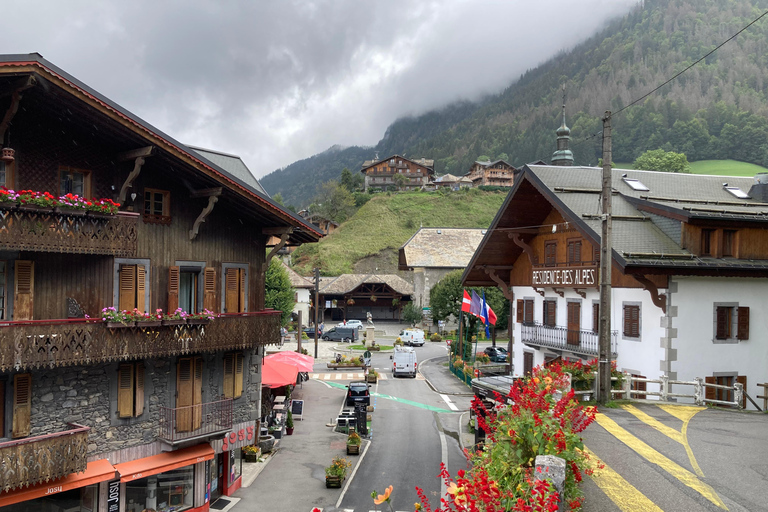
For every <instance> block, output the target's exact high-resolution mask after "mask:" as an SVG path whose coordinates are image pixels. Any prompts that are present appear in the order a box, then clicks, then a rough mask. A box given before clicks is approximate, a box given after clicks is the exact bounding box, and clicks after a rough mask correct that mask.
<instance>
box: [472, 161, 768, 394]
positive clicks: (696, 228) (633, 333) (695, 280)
mask: <svg viewBox="0 0 768 512" xmlns="http://www.w3.org/2000/svg"><path fill="white" fill-rule="evenodd" d="M612 172H613V177H612V180H613V196H612V197H613V199H612V203H613V207H612V212H613V213H612V219H613V228H612V231H613V247H612V249H613V251H612V255H613V270H612V273H611V278H612V283H611V284H612V302H611V315H610V318H611V325H612V326H613V327H612V334H611V348H612V352H613V358H614V359H615V360H616V362H617V366H618V369H619V370H621V371H625V372H627V373H628V374H630V375H633V376H635V377H638V378H649V379H658V378H659V377H660V376H664V377H666V378H668V379H670V380H680V381H687V382H690V381H693V380H694V379H695V378H701V379H704V380H705V382H707V383H710V384H718V385H723V386H733V385H734V384H736V383H742V384H743V385H744V390H745V391H746V392H747V393H748V394H749V395H750V396H752V397H755V396H756V395H760V394H763V390H762V389H761V388H760V387H758V386H757V384H758V383H760V382H766V378H768V370H767V369H768V350H767V349H766V347H768V334H767V333H766V331H765V329H763V328H762V326H763V324H764V321H765V320H764V319H765V318H768V302H766V300H765V298H766V296H768V231H766V229H765V228H766V226H768V175H765V174H763V175H758V176H757V177H755V178H754V179H753V178H741V177H724V176H703V175H692V174H676V173H660V172H651V171H637V170H623V169H613V171H612ZM601 185H602V169H600V168H590V167H572V166H571V167H569V166H560V165H551V166H548V165H533V164H529V165H526V166H524V167H523V172H522V173H521V174H520V176H519V178H518V179H517V181H516V183H515V186H514V187H513V189H512V190H511V191H510V194H509V196H508V197H507V200H506V201H505V203H504V204H503V205H502V207H501V209H500V210H499V212H498V214H497V215H496V218H495V219H494V221H493V223H492V225H491V227H490V228H489V229H488V232H487V233H486V235H485V238H484V239H483V241H482V243H481V244H480V246H479V247H478V249H477V251H476V252H475V254H474V256H473V258H472V261H471V262H470V263H469V265H468V266H467V269H466V271H465V272H464V275H463V277H462V281H463V283H464V285H465V286H498V287H499V288H500V289H501V291H502V292H503V293H504V294H505V296H506V297H507V298H508V299H509V300H510V302H511V307H510V325H511V326H512V327H511V329H510V333H511V335H512V336H511V341H510V352H511V353H512V358H513V359H512V362H513V364H514V372H515V373H516V374H525V373H529V372H530V371H531V369H532V368H533V367H534V366H535V365H539V364H543V363H546V362H547V361H551V360H553V359H557V358H561V359H568V360H578V359H582V360H588V359H593V358H595V357H596V356H597V355H598V334H597V333H598V320H599V316H600V310H599V288H598V287H599V259H600V251H599V248H600V233H601V211H600V194H601ZM636 384H637V387H636V388H635V389H637V390H638V391H642V390H643V389H644V388H643V387H642V386H644V385H645V383H644V382H641V381H637V382H636ZM657 389H658V387H657V388H655V389H653V391H657ZM691 389H692V388H690V387H685V386H683V385H675V386H672V389H671V390H670V393H683V394H691V393H692V391H691ZM647 390H648V391H652V390H651V388H650V386H649V387H648V389H647ZM706 394H707V398H708V399H711V400H721V401H726V402H727V401H731V402H732V401H734V397H735V394H734V390H733V389H730V390H726V389H717V388H714V387H707V388H706ZM743 405H744V406H746V407H751V405H750V404H749V403H748V402H746V400H745V402H744V404H743Z"/></svg>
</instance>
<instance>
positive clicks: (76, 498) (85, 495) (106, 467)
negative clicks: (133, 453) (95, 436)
mask: <svg viewBox="0 0 768 512" xmlns="http://www.w3.org/2000/svg"><path fill="white" fill-rule="evenodd" d="M114 478H115V468H114V466H112V464H110V463H109V461H108V460H106V459H101V460H96V461H93V462H89V463H88V466H87V468H86V470H85V471H83V472H82V473H73V474H71V475H67V476H65V477H64V478H60V479H58V480H53V481H51V482H46V483H43V484H38V485H33V486H30V487H26V488H22V489H15V490H12V491H9V492H2V493H0V509H2V510H3V512H27V511H30V510H35V511H40V512H69V511H71V510H76V511H78V512H99V511H101V510H104V509H103V508H100V507H99V492H98V484H99V483H100V482H106V481H107V480H112V479H114Z"/></svg>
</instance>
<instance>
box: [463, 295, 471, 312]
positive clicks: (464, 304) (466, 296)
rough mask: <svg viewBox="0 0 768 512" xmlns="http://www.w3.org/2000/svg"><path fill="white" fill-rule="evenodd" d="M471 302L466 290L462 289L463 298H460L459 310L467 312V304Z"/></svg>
mask: <svg viewBox="0 0 768 512" xmlns="http://www.w3.org/2000/svg"><path fill="white" fill-rule="evenodd" d="M471 302H472V299H470V298H469V294H468V293H467V290H464V298H463V299H462V300H461V310H462V311H464V312H465V313H469V305H470V303H471Z"/></svg>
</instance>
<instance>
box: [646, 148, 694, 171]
mask: <svg viewBox="0 0 768 512" xmlns="http://www.w3.org/2000/svg"><path fill="white" fill-rule="evenodd" d="M633 165H634V167H635V169H643V170H646V171H660V172H691V166H690V164H689V163H688V158H687V157H686V156H685V153H675V152H674V151H664V150H663V149H654V150H651V151H646V152H645V153H643V154H642V155H640V156H639V157H637V160H635V162H634V164H633Z"/></svg>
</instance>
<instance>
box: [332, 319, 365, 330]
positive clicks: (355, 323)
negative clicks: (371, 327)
mask: <svg viewBox="0 0 768 512" xmlns="http://www.w3.org/2000/svg"><path fill="white" fill-rule="evenodd" d="M336 327H353V328H355V329H358V330H360V329H362V328H363V322H362V321H360V320H347V323H344V322H339V323H338V324H336Z"/></svg>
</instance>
